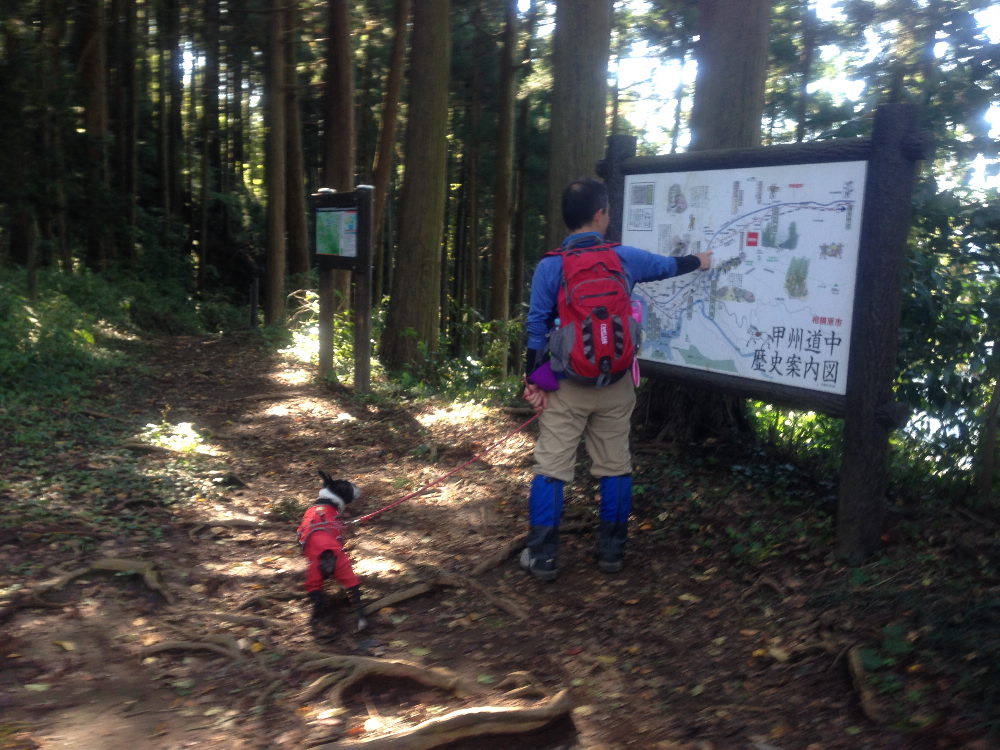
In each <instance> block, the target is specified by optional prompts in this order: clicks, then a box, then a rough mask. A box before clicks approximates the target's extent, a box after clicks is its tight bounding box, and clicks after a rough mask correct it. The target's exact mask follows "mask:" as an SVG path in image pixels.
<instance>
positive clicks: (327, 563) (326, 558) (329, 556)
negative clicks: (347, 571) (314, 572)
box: [319, 549, 337, 580]
mask: <svg viewBox="0 0 1000 750" xmlns="http://www.w3.org/2000/svg"><path fill="white" fill-rule="evenodd" d="M336 569H337V556H336V555H335V554H333V550H332V549H325V550H323V552H322V554H320V556H319V572H320V573H322V574H323V580H326V579H327V578H329V577H330V576H332V575H333V571H334V570H336Z"/></svg>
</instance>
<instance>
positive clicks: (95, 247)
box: [80, 0, 112, 270]
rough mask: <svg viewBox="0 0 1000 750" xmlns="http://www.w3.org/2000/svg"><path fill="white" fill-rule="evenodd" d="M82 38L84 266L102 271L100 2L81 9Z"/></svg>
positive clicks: (104, 92) (104, 170) (104, 139)
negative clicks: (86, 207)
mask: <svg viewBox="0 0 1000 750" xmlns="http://www.w3.org/2000/svg"><path fill="white" fill-rule="evenodd" d="M82 28H83V37H84V47H83V55H82V57H81V60H80V69H81V78H82V83H83V87H84V90H85V92H86V93H85V97H86V103H85V105H84V118H83V119H84V129H85V131H86V134H87V157H88V158H87V166H88V169H87V174H88V182H89V185H88V192H87V195H88V200H89V202H90V204H91V205H90V211H89V212H88V213H89V225H88V237H87V265H88V266H89V267H90V268H93V269H95V270H104V269H105V268H107V267H108V265H109V264H110V262H111V260H112V258H111V256H110V250H111V248H110V247H109V243H108V233H107V223H106V221H105V218H106V216H107V212H106V210H105V205H106V204H105V200H106V198H107V195H108V187H109V186H108V135H109V131H108V84H107V80H108V56H107V21H106V18H105V13H104V2H103V0H86V1H85V2H84V3H83V6H82Z"/></svg>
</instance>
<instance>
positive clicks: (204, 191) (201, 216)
mask: <svg viewBox="0 0 1000 750" xmlns="http://www.w3.org/2000/svg"><path fill="white" fill-rule="evenodd" d="M219 20H220V15H219V2H218V0H205V2H204V5H203V17H202V22H203V24H204V40H203V44H204V51H205V64H204V66H203V69H202V70H203V74H202V81H201V197H200V200H199V203H200V206H199V211H198V214H197V215H198V220H199V221H198V279H197V284H198V291H199V292H201V293H204V292H205V284H206V280H207V278H208V266H209V264H210V263H211V261H210V258H212V257H213V256H214V257H217V256H218V249H217V248H216V247H215V245H216V243H217V240H218V227H219V223H220V222H219V218H220V214H221V210H220V206H219V198H218V196H219V194H220V193H221V192H222V180H221V175H222V148H221V145H220V140H219V111H220V107H219V33H220V30H219Z"/></svg>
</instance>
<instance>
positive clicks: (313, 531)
mask: <svg viewBox="0 0 1000 750" xmlns="http://www.w3.org/2000/svg"><path fill="white" fill-rule="evenodd" d="M319 475H320V476H321V477H323V488H322V489H321V490H320V491H319V498H318V499H317V500H316V503H315V504H314V505H312V506H311V507H310V508H309V510H307V511H306V513H305V515H304V516H303V517H302V522H301V523H300V524H299V528H298V532H297V533H298V538H299V545H300V546H301V547H302V553H303V554H304V555H305V556H306V559H308V560H309V567H308V569H307V570H306V581H305V589H306V593H307V594H308V596H309V600H310V601H311V602H312V605H313V609H312V617H311V618H310V621H311V622H312V623H313V624H316V623H318V622H320V620H322V619H323V617H324V615H325V614H326V613H327V612H328V610H329V602H328V600H327V598H326V596H325V595H324V594H323V582H324V581H325V580H326V579H327V578H330V577H331V576H332V577H333V578H334V579H335V580H336V581H337V583H339V584H340V585H341V586H343V587H344V588H345V589H346V590H347V596H348V598H349V599H350V602H351V606H352V607H354V611H355V613H356V614H357V617H358V623H357V628H356V632H361V631H362V630H364V629H365V628H367V627H368V620H367V618H365V613H364V609H363V607H362V606H361V581H360V579H359V578H358V577H357V576H356V575H355V574H354V569H353V568H352V567H351V561H350V559H349V558H348V557H347V553H345V552H344V542H343V539H342V538H341V537H342V534H343V532H344V523H343V522H342V521H341V520H340V518H339V516H340V514H341V513H343V512H344V508H346V507H347V505H348V504H349V503H351V502H353V501H355V500H357V499H358V498H359V497H361V490H359V489H358V488H357V487H356V486H355V485H354V484H352V483H351V482H347V481H344V480H343V479H332V478H331V477H330V475H329V474H327V473H326V472H325V471H320V472H319Z"/></svg>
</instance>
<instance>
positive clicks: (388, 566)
mask: <svg viewBox="0 0 1000 750" xmlns="http://www.w3.org/2000/svg"><path fill="white" fill-rule="evenodd" d="M408 571H409V566H408V565H403V564H401V563H400V562H399V561H398V560H389V559H388V558H385V557H362V558H359V559H358V560H356V561H355V563H354V572H355V573H357V574H358V575H359V576H362V577H363V576H385V577H390V576H400V575H404V574H406V573H407V572H408Z"/></svg>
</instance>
